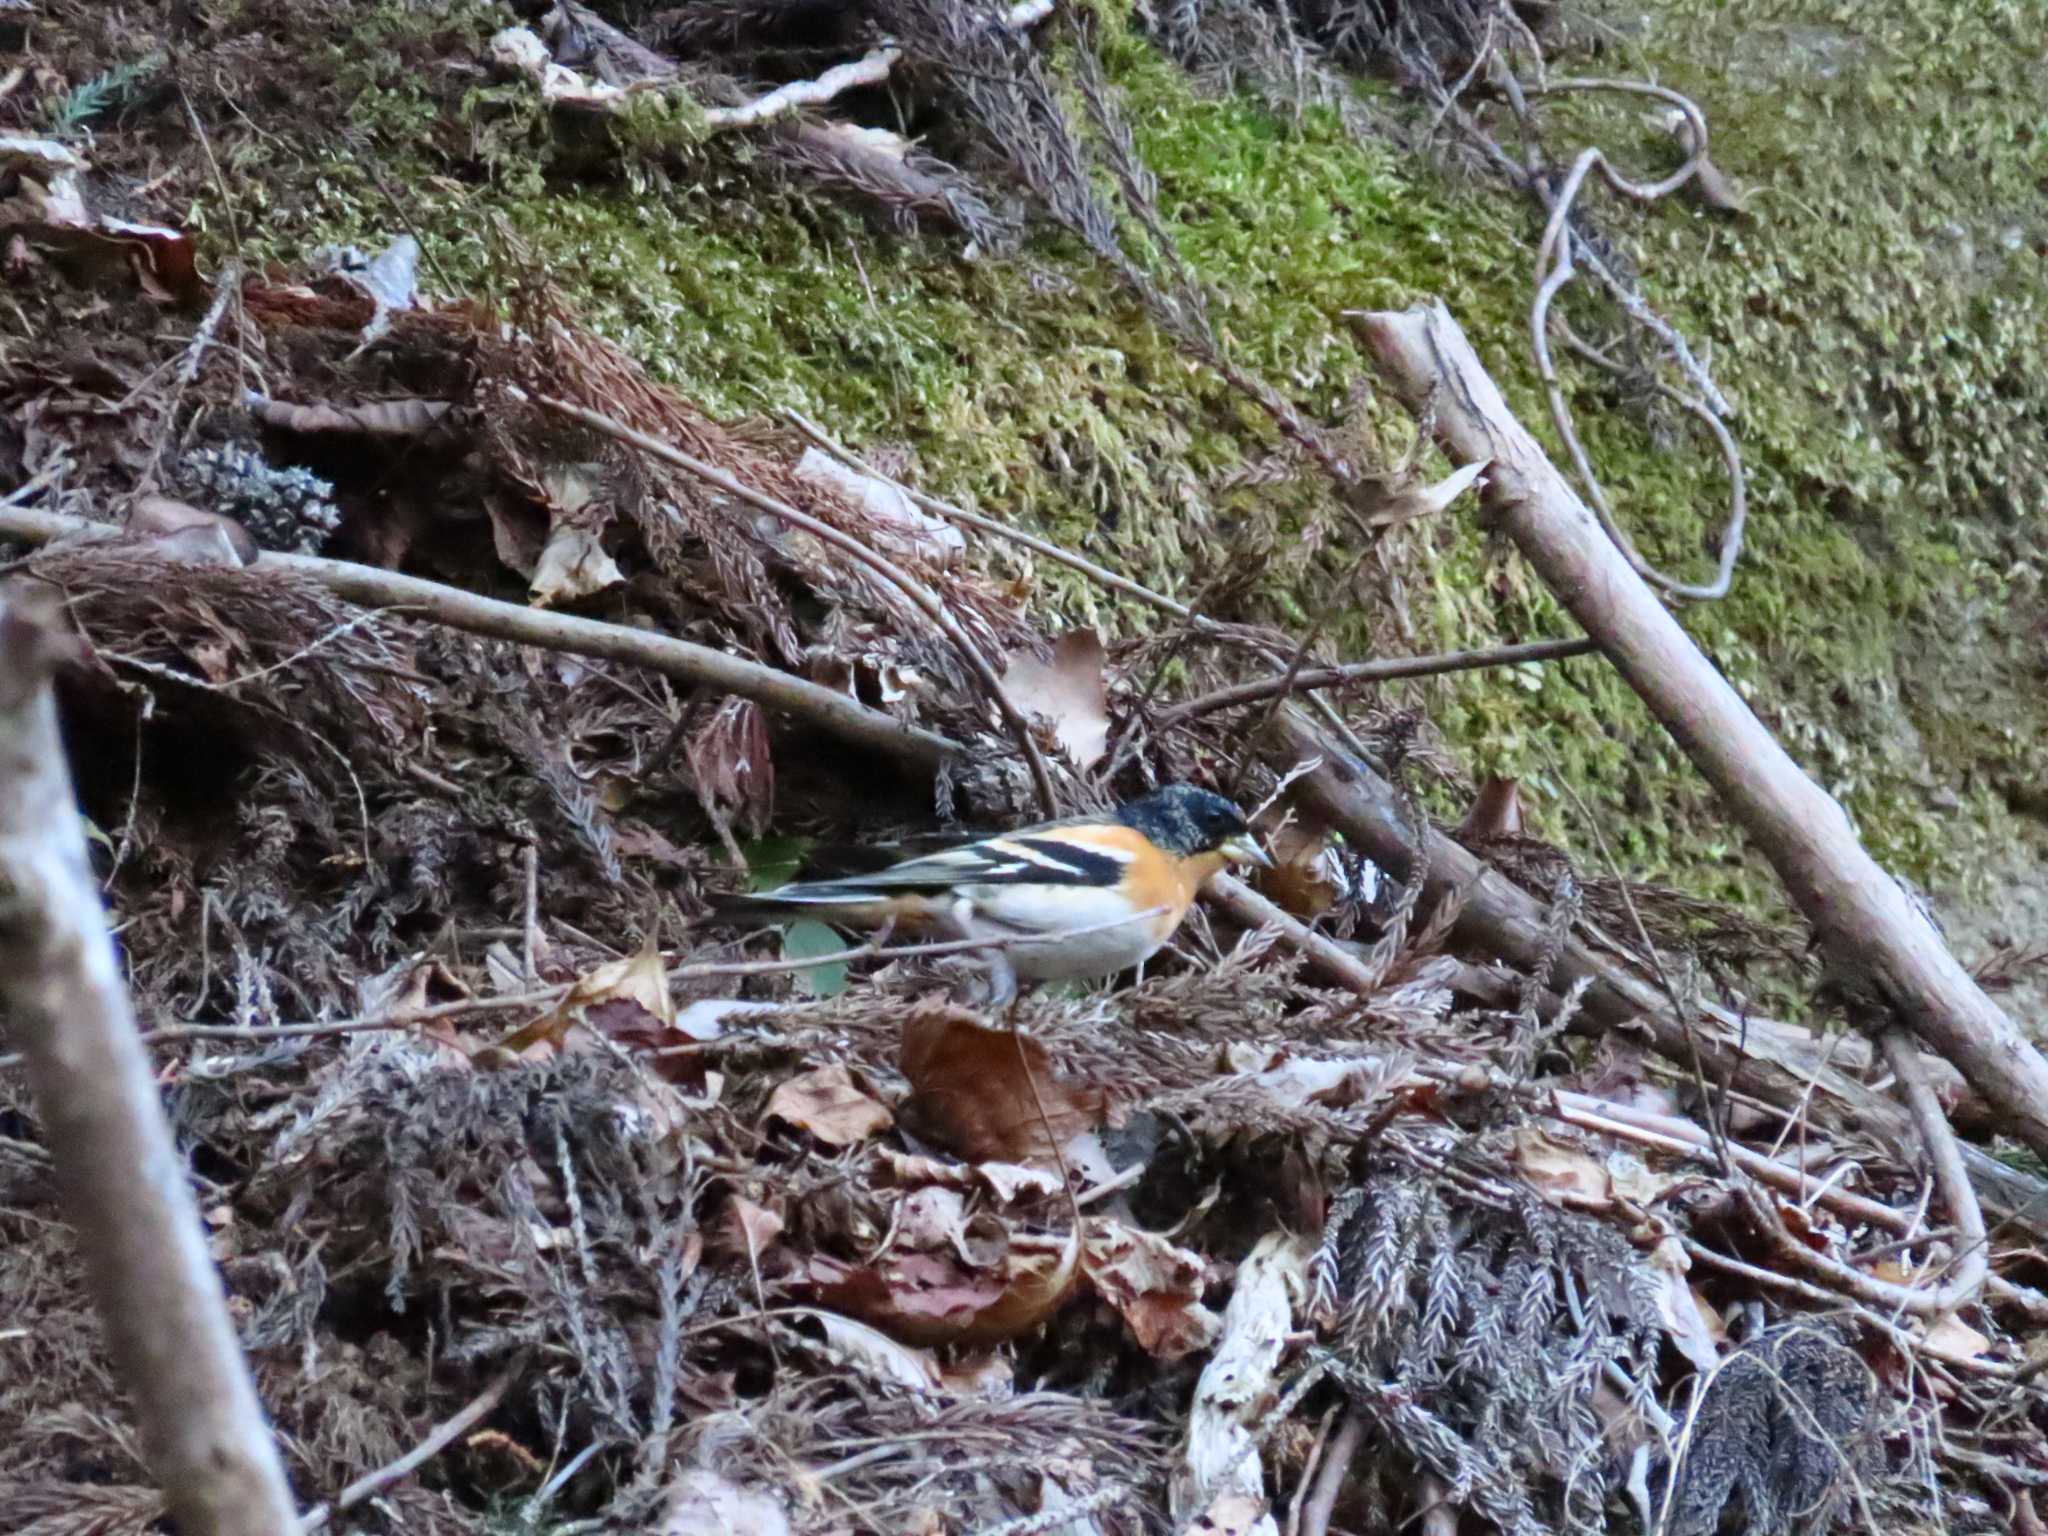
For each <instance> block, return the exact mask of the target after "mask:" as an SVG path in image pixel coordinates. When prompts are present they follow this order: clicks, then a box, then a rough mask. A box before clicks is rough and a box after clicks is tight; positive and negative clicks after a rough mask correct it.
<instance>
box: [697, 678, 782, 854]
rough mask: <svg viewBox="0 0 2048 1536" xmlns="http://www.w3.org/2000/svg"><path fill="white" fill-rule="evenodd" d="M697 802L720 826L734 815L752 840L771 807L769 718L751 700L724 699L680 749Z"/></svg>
mask: <svg viewBox="0 0 2048 1536" xmlns="http://www.w3.org/2000/svg"><path fill="white" fill-rule="evenodd" d="M683 756H684V759H685V760H686V761H687V762H688V763H689V765H690V782H691V785H692V786H693V787H694V788H695V789H696V791H697V803H698V804H700V805H701V806H703V807H704V812H705V814H706V815H708V816H709V817H711V819H712V821H713V822H714V823H716V824H717V825H719V826H724V825H726V824H727V822H728V821H729V820H730V818H732V817H735V816H737V817H738V818H740V820H741V821H742V822H744V824H745V825H746V827H747V830H748V831H749V832H751V833H753V834H754V835H755V836H757V837H758V836H759V835H760V833H761V829H762V828H763V827H764V826H766V825H767V821H768V812H769V810H770V809H771V808H772V807H773V805H774V803H775V759H774V755H773V753H772V752H771V751H770V749H769V745H768V717H767V716H766V714H765V713H763V711H762V709H761V706H760V705H758V704H756V703H754V702H753V701H752V700H751V699H727V700H726V701H725V702H724V703H722V704H720V705H719V706H718V708H717V709H715V710H713V711H712V714H711V718H710V719H709V720H707V721H706V722H705V723H704V725H703V727H702V728H701V729H699V730H698V731H696V732H695V733H694V734H692V735H691V737H690V738H689V740H688V741H686V742H684V744H683Z"/></svg>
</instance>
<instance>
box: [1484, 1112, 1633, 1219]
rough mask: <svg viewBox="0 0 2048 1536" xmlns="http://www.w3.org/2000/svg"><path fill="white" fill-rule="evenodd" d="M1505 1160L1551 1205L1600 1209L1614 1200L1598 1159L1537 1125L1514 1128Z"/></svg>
mask: <svg viewBox="0 0 2048 1536" xmlns="http://www.w3.org/2000/svg"><path fill="white" fill-rule="evenodd" d="M1509 1161H1511V1162H1512V1163H1513V1164H1514V1165H1515V1167H1516V1168H1517V1169H1518V1170H1519V1171H1520V1172H1521V1175H1522V1177H1523V1178H1525V1179H1527V1180H1528V1181H1529V1183H1530V1184H1531V1185H1533V1186H1534V1187H1535V1189H1536V1192H1537V1193H1538V1194H1540V1195H1542V1196H1543V1198H1544V1199H1546V1200H1548V1201H1549V1202H1550V1203H1551V1204H1552V1205H1573V1206H1577V1207H1579V1208H1581V1209H1585V1208H1587V1207H1589V1206H1590V1207H1592V1208H1594V1209H1598V1210H1604V1209H1606V1208H1607V1207H1608V1206H1610V1205H1612V1204H1613V1203H1614V1181H1613V1180H1612V1179H1610V1178H1609V1177H1608V1176H1607V1169H1606V1168H1605V1167H1604V1166H1602V1164H1601V1162H1600V1159H1599V1158H1597V1157H1595V1156H1593V1155H1592V1154H1591V1153H1590V1152H1586V1151H1584V1150H1582V1149H1581V1148H1578V1147H1575V1146H1570V1145H1568V1144H1567V1143H1565V1142H1562V1141H1559V1140H1558V1139H1557V1138H1556V1137H1554V1136H1552V1135H1550V1134H1549V1133H1548V1132H1546V1131H1544V1130H1542V1129H1540V1128H1539V1127H1537V1126H1533V1125H1524V1126H1521V1127H1519V1128H1517V1130H1516V1131H1515V1140H1514V1147H1513V1149H1512V1151H1511V1153H1510V1155H1509Z"/></svg>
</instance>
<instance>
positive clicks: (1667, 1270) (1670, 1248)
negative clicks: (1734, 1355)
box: [1649, 1237, 1728, 1372]
mask: <svg viewBox="0 0 2048 1536" xmlns="http://www.w3.org/2000/svg"><path fill="white" fill-rule="evenodd" d="M1649 1267H1650V1268H1651V1269H1652V1270H1654V1271H1655V1272H1656V1274H1657V1280H1658V1283H1657V1316H1658V1319H1659V1320H1660V1321H1661V1322H1662V1323H1663V1324H1664V1331H1665V1332H1666V1333H1668V1334H1669V1335H1670V1336H1671V1342H1672V1343H1673V1344H1675V1345H1677V1346H1678V1352H1679V1353H1680V1354H1682V1355H1684V1356H1685V1358H1686V1359H1688V1360H1690V1361H1691V1362H1692V1363H1693V1366H1694V1367H1695V1368H1696V1369H1698V1370H1700V1371H1703V1372H1706V1371H1712V1370H1713V1369H1714V1368H1715V1367H1716V1366H1718V1365H1719V1364H1720V1363H1721V1345H1722V1344H1724V1343H1726V1342H1727V1338H1728V1330H1727V1327H1726V1325H1725V1324H1723V1323H1722V1321H1721V1318H1720V1314H1718V1313H1717V1312H1715V1311H1714V1309H1713V1308H1712V1307H1711V1306H1709V1305H1708V1304H1707V1303H1706V1302H1705V1301H1703V1300H1702V1299H1701V1297H1700V1294H1699V1292H1697V1291H1695V1290H1694V1289H1693V1288H1692V1283H1691V1282H1690V1281H1689V1280H1687V1279H1686V1274H1687V1272H1688V1271H1690V1270H1691V1268H1692V1260H1690V1259H1688V1258H1687V1257H1686V1255H1685V1249H1684V1248H1683V1247H1682V1246H1681V1245H1680V1243H1679V1241H1678V1239H1677V1238H1675V1237H1667V1238H1665V1239H1664V1240H1663V1241H1662V1242H1660V1243H1658V1244H1657V1246H1656V1248H1655V1249H1654V1250H1653V1251H1652V1252H1651V1255H1650V1266H1649Z"/></svg>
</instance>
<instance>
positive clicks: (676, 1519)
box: [655, 1467, 790, 1536]
mask: <svg viewBox="0 0 2048 1536" xmlns="http://www.w3.org/2000/svg"><path fill="white" fill-rule="evenodd" d="M655 1536H790V1531H789V1514H788V1512H787V1511H786V1510H785V1509H784V1508H783V1507H782V1500H781V1499H779V1498H778V1497H776V1495H775V1494H773V1493H771V1492H769V1491H768V1490H767V1489H765V1488H742V1487H741V1486H740V1485H739V1484H738V1483H735V1482H732V1481H730V1480H728V1479H726V1478H723V1477H720V1476H719V1475H718V1474H717V1473H716V1472H712V1471H709V1470H706V1469H704V1468H701V1467H700V1468H697V1469H695V1470H692V1471H689V1472H685V1473H683V1474H681V1475H680V1476H679V1477H677V1478H676V1479H675V1481H674V1482H672V1483H670V1484H669V1485H668V1489H667V1499H666V1501H665V1502H664V1504H663V1507H662V1511H661V1524H660V1525H658V1526H656V1527H655Z"/></svg>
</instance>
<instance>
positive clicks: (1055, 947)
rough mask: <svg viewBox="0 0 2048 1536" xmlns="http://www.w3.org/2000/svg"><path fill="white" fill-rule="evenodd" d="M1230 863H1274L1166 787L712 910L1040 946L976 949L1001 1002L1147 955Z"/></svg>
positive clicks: (1189, 794)
mask: <svg viewBox="0 0 2048 1536" xmlns="http://www.w3.org/2000/svg"><path fill="white" fill-rule="evenodd" d="M1233 861H1248V862H1250V863H1254V864H1262V865H1265V866H1266V867H1268V868H1271V867H1272V860H1271V859H1269V858H1268V857H1267V856H1266V854H1265V852H1264V850H1262V849H1261V848H1260V847H1259V845H1258V844H1257V843H1256V842H1254V841H1253V840H1252V835H1251V829H1250V827H1249V825H1248V824H1247V823H1246V821H1245V818H1244V814H1243V813H1242V812H1241V811H1239V810H1238V808H1237V807H1236V806H1234V805H1232V804H1231V803H1230V802H1229V801H1228V800H1226V799H1224V798H1223V797H1222V796H1221V795H1214V794H1211V793H1210V792H1209V791H1207V790H1205V789H1196V788H1195V787H1193V786H1192V785H1188V784H1168V785H1166V786H1165V787H1163V788H1160V789H1156V790H1154V791H1153V792H1152V793H1151V794H1149V795H1145V796H1143V797H1142V798H1140V799H1137V800H1133V801H1130V802H1129V803H1128V804H1125V805H1123V806H1120V807H1118V808H1117V809H1116V810H1115V811H1113V812H1111V813H1109V814H1108V815H1105V816H1077V817H1072V818H1069V819H1067V820H1064V821H1048V822H1043V823H1040V824H1039V825H1037V826H1031V827H1024V828H1022V829H1020V830H1018V831H1015V832H1003V833H998V834H997V835H995V836H993V837H984V838H982V839H980V840H979V841H976V842H971V843H965V844H962V845H960V846H959V847H955V848H948V849H945V850H943V851H941V852H938V853H933V854H928V855H925V856H924V857H922V858H914V859H907V860H905V861H903V862H902V863H899V864H892V865H889V866H888V867H887V868H885V869H881V870H878V871H876V872H875V873H873V874H868V875H860V876H857V877H850V878H846V879H837V880H813V881H804V882H801V883H798V884H795V885H785V886H781V887H779V888H778V889H775V890H772V891H763V892H760V893H759V894H757V895H748V896H734V897H725V898H718V899H717V907H718V910H719V914H720V915H721V916H723V917H764V918H793V917H815V918H819V919H822V920H823V921H825V922H828V923H834V924H839V925H843V926H846V927H857V928H875V927H881V926H883V925H885V924H887V925H891V926H893V927H897V928H901V929H906V930H909V931H912V932H926V933H936V934H940V935H944V936H946V937H951V938H960V939H1015V940H1038V941H1040V942H1020V943H1016V944H1014V945H1011V946H1006V947H1004V948H999V949H991V950H990V951H989V952H988V963H989V971H990V975H991V993H992V995H991V997H990V1002H991V1004H992V1005H994V1006H997V1007H1000V1006H1002V1005H1004V1004H1007V1003H1008V1002H1010V1001H1011V1000H1013V999H1014V998H1015V997H1016V994H1017V981H1018V979H1019V978H1020V977H1021V978H1022V979H1024V980H1027V981H1058V980H1067V979H1072V978H1080V977H1094V976H1108V975H1113V974H1115V973H1116V972H1118V971H1124V970H1128V969H1130V968H1131V967H1132V966H1135V965H1138V964H1140V963H1141V962H1143V961H1145V960H1147V959H1149V958H1150V957H1151V956H1152V955H1153V954H1155V953H1156V952H1157V951H1158V950H1159V948H1160V946H1162V945H1163V944H1165V943H1166V941H1167V940H1168V939H1170V938H1172V937H1173V933H1174V930H1175V929H1177V928H1178V927H1180V924H1181V919H1183V918H1184V917H1186V916H1187V913H1188V908H1189V907H1190V906H1192V905H1193V904H1194V900H1195V895H1196V893H1197V892H1199V891H1200V890H1201V888H1202V886H1203V885H1204V884H1205V883H1206V882H1207V881H1208V879H1209V877H1210V876H1212V875H1214V874H1216V873H1217V872H1218V871H1219V870H1221V869H1222V868H1223V867H1224V866H1225V865H1226V864H1229V863H1231V862H1233ZM1062 934H1071V935H1072V937H1070V938H1066V939H1061V938H1059V936H1060V935H1062Z"/></svg>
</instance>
